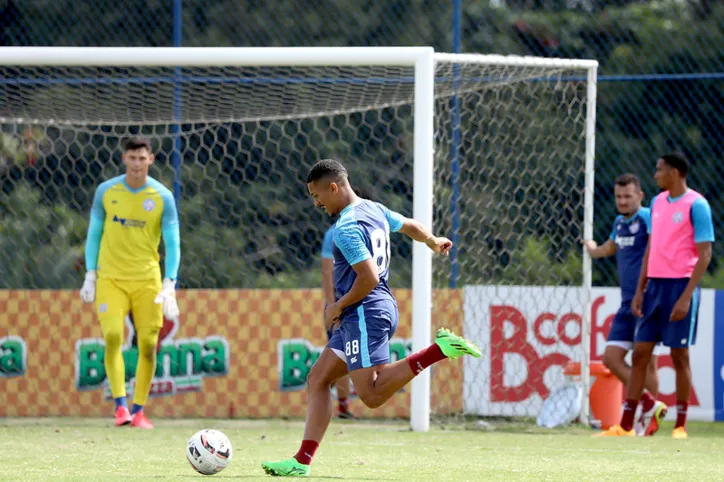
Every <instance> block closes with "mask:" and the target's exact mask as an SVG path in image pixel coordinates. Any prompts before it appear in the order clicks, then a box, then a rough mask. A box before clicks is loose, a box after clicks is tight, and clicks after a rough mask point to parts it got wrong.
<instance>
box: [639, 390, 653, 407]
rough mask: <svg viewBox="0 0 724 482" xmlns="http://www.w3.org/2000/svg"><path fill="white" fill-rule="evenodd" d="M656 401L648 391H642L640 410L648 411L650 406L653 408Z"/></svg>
mask: <svg viewBox="0 0 724 482" xmlns="http://www.w3.org/2000/svg"><path fill="white" fill-rule="evenodd" d="M655 403H656V399H655V398H654V397H653V396H651V394H650V393H649V392H646V391H645V392H644V393H642V394H641V410H643V411H644V412H648V411H649V410H651V409H652V408H654V404H655Z"/></svg>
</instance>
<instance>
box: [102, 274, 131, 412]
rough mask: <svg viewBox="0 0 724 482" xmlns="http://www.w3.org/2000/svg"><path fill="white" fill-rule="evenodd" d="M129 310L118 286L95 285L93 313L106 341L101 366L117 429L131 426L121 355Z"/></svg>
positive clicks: (123, 293) (104, 283)
mask: <svg viewBox="0 0 724 482" xmlns="http://www.w3.org/2000/svg"><path fill="white" fill-rule="evenodd" d="M129 306H130V303H129V299H128V295H127V294H126V292H125V291H124V290H123V288H122V287H121V286H119V284H118V283H116V282H115V281H113V280H109V279H105V278H101V279H99V280H98V281H97V283H96V313H97V315H98V321H99V322H100V325H101V330H102V331H103V340H104V341H105V356H104V360H103V361H104V366H105V369H106V375H107V376H108V382H109V384H110V386H111V394H112V396H113V399H114V400H115V403H116V413H115V419H116V422H115V423H116V426H122V425H127V424H129V423H131V414H130V412H129V411H128V405H127V403H126V369H125V366H124V363H123V353H122V347H123V335H124V318H125V316H126V314H127V313H128V310H129Z"/></svg>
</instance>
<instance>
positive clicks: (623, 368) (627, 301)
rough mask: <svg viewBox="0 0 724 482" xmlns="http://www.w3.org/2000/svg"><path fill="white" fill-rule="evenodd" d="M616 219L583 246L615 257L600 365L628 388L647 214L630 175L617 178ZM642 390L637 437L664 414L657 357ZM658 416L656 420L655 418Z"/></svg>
mask: <svg viewBox="0 0 724 482" xmlns="http://www.w3.org/2000/svg"><path fill="white" fill-rule="evenodd" d="M614 196H615V198H616V208H617V209H618V212H619V213H620V214H619V215H618V216H616V219H615V221H614V223H613V229H612V231H611V235H610V236H609V239H608V240H606V242H605V243H604V244H602V245H601V246H598V245H597V244H596V242H595V241H585V242H584V243H583V244H584V246H585V247H586V249H587V250H588V254H589V255H590V256H591V258H594V259H596V258H604V257H608V256H613V255H614V254H615V255H616V264H617V265H618V278H619V283H620V285H621V306H620V308H619V309H618V312H617V313H616V316H615V317H614V319H613V323H612V324H611V329H610V331H609V333H608V338H607V341H606V350H605V351H604V352H603V363H604V365H606V367H607V368H608V369H609V370H611V372H612V373H613V374H614V375H616V377H618V379H619V380H621V382H623V384H624V385H625V386H628V382H629V379H630V377H631V367H630V366H629V365H628V363H626V360H625V358H626V354H627V353H628V352H629V351H630V350H632V349H633V342H634V333H635V331H636V322H637V318H636V317H635V316H634V315H633V313H632V312H631V300H632V299H633V297H634V294H635V293H636V285H637V284H638V279H639V273H640V272H641V262H642V261H643V257H644V253H645V252H646V246H647V244H648V241H649V235H648V231H649V229H648V228H649V226H650V225H651V211H650V210H649V208H645V207H641V202H642V201H643V198H644V193H643V191H642V190H641V181H640V180H639V178H638V177H636V176H635V175H633V174H623V175H621V176H618V177H617V178H616V181H615V185H614ZM646 389H647V390H648V392H644V395H643V396H642V401H643V403H642V405H641V407H642V408H641V416H640V417H639V423H638V424H637V427H636V432H637V434H639V435H653V434H654V433H656V430H657V429H658V426H659V422H660V421H661V420H660V419H661V418H663V415H665V414H666V412H665V409H666V405H664V404H663V403H662V402H659V401H657V400H656V397H657V396H658V393H659V376H658V369H657V357H656V356H652V357H651V362H650V363H649V366H648V371H647V373H646ZM657 416H658V418H657Z"/></svg>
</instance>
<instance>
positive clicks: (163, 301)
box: [155, 278, 179, 321]
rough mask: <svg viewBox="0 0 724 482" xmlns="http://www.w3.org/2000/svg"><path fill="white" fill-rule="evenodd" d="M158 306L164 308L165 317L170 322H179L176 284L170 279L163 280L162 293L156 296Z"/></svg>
mask: <svg viewBox="0 0 724 482" xmlns="http://www.w3.org/2000/svg"><path fill="white" fill-rule="evenodd" d="M155 301H156V304H158V305H162V306H163V316H165V317H166V318H167V319H169V320H174V321H175V320H178V315H179V310H178V303H176V282H175V281H174V280H172V279H169V278H164V279H163V285H162V288H161V292H160V293H159V294H158V296H156V300H155Z"/></svg>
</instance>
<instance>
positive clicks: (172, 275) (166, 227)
mask: <svg viewBox="0 0 724 482" xmlns="http://www.w3.org/2000/svg"><path fill="white" fill-rule="evenodd" d="M162 198H163V216H162V218H161V234H162V236H163V244H164V248H165V250H166V260H165V264H164V278H163V285H162V288H161V292H160V293H159V294H158V296H157V297H156V300H155V301H156V303H158V304H162V305H163V315H164V316H165V317H166V318H168V319H169V320H176V319H178V316H179V309H178V303H177V302H176V279H177V277H178V269H179V265H180V264H181V235H180V234H179V223H178V211H177V210H176V202H175V201H174V199H173V196H172V195H171V193H170V192H166V193H164V194H162Z"/></svg>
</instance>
